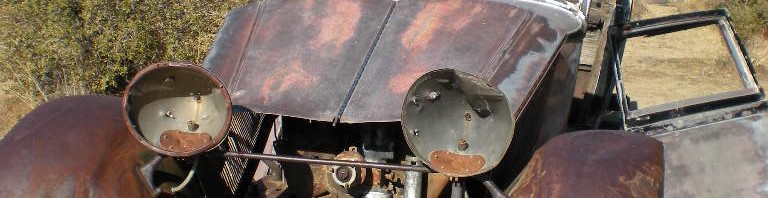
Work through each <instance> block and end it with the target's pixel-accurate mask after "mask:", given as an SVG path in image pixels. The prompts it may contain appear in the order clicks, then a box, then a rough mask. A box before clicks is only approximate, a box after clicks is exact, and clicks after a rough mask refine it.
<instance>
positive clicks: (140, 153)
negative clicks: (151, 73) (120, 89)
mask: <svg viewBox="0 0 768 198" xmlns="http://www.w3.org/2000/svg"><path fill="white" fill-rule="evenodd" d="M120 111H121V110H120V98H117V97H108V96H79V97H67V98H62V99H57V100H54V101H51V102H48V103H46V104H43V105H41V106H40V107H38V108H37V109H35V110H34V111H32V112H31V113H29V114H28V115H27V116H25V117H24V118H23V119H22V120H21V121H19V123H18V124H16V126H15V127H14V128H13V129H12V130H11V131H10V133H8V135H6V136H5V138H4V139H3V140H2V142H0V159H2V160H0V197H149V196H150V194H149V191H148V190H147V188H146V187H145V186H144V183H142V182H143V181H142V180H140V179H141V177H139V175H138V172H137V171H136V167H137V166H138V165H139V163H142V162H144V161H147V160H145V159H147V158H149V157H152V153H151V152H150V151H149V150H147V149H145V148H144V147H143V146H141V145H140V144H139V142H138V141H136V140H135V139H133V138H132V137H131V136H130V135H129V133H128V130H127V128H126V127H125V124H123V122H122V120H121V114H120Z"/></svg>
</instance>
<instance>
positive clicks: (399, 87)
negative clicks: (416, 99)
mask: <svg viewBox="0 0 768 198" xmlns="http://www.w3.org/2000/svg"><path fill="white" fill-rule="evenodd" d="M426 68H427V67H424V66H418V67H414V68H410V69H408V72H403V73H399V74H397V75H395V76H394V77H392V79H389V86H388V87H387V88H388V89H389V90H390V91H391V92H392V93H398V94H404V93H405V92H407V91H408V89H409V88H411V84H413V82H414V81H416V79H417V78H419V76H421V75H422V74H424V73H426V72H428V71H427V69H426Z"/></svg>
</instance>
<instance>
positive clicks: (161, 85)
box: [123, 63, 232, 157]
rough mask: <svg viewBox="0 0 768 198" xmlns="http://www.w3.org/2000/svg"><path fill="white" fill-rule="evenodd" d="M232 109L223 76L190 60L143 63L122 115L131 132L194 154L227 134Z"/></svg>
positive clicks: (156, 145)
mask: <svg viewBox="0 0 768 198" xmlns="http://www.w3.org/2000/svg"><path fill="white" fill-rule="evenodd" d="M231 111H232V104H231V101H230V98H229V94H228V93H227V90H226V89H225V88H224V85H223V84H222V83H221V81H219V79H217V78H216V77H215V76H213V75H211V74H210V73H209V72H208V71H207V70H205V69H204V68H201V67H198V66H195V65H190V64H180V63H161V64H155V65H152V66H149V67H147V68H144V69H143V70H141V71H139V73H138V74H136V76H135V77H134V78H133V80H132V81H131V82H130V84H129V85H128V87H127V88H126V90H125V93H124V95H123V117H124V120H125V123H126V124H127V125H128V128H129V129H130V131H131V134H132V135H133V136H134V137H136V139H138V140H139V142H141V144H143V145H145V146H147V147H149V148H150V149H151V150H153V151H155V152H158V153H160V154H164V155H168V156H175V157H184V156H191V155H195V154H198V153H201V152H204V151H207V150H210V149H211V148H213V147H215V146H216V145H218V144H219V143H220V142H221V141H222V140H223V139H224V137H225V136H226V134H227V131H228V128H229V123H230V119H231Z"/></svg>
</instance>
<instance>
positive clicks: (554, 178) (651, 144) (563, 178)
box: [508, 131, 664, 197]
mask: <svg viewBox="0 0 768 198" xmlns="http://www.w3.org/2000/svg"><path fill="white" fill-rule="evenodd" d="M663 172H664V170H663V149H662V144H661V142H658V141H656V140H655V139H653V138H651V137H648V136H644V135H640V134H634V133H628V132H621V131H581V132H572V133H567V134H563V135H559V136H556V137H555V138H552V139H550V140H549V141H547V143H546V144H544V145H543V146H542V147H541V148H539V149H538V150H537V151H536V153H535V154H534V155H533V158H532V159H531V161H530V162H529V163H528V165H527V166H526V167H525V169H523V171H522V172H521V173H520V174H519V175H518V177H517V179H515V181H514V183H513V184H512V185H510V188H509V189H508V193H509V194H508V195H509V196H510V197H659V192H660V190H661V184H662V179H663ZM584 181H589V182H584Z"/></svg>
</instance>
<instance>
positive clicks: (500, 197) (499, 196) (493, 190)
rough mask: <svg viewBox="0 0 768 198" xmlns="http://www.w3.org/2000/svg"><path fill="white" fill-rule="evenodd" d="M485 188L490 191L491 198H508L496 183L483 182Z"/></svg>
mask: <svg viewBox="0 0 768 198" xmlns="http://www.w3.org/2000/svg"><path fill="white" fill-rule="evenodd" d="M482 182H483V186H485V188H486V189H488V193H490V194H491V197H493V198H506V197H507V195H504V192H503V191H501V189H499V187H498V186H496V183H493V181H491V180H483V181H482Z"/></svg>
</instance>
